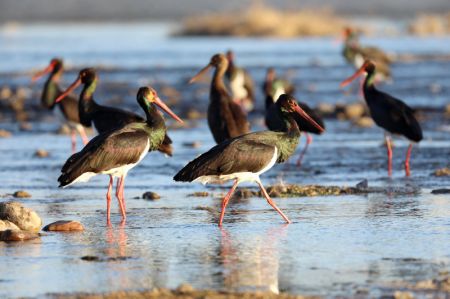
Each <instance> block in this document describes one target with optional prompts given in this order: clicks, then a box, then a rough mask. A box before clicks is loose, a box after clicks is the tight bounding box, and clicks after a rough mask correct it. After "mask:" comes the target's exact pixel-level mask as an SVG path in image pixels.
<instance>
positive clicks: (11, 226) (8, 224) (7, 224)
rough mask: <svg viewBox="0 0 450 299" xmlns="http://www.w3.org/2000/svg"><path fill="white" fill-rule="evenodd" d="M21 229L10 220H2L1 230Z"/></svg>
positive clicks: (0, 223)
mask: <svg viewBox="0 0 450 299" xmlns="http://www.w3.org/2000/svg"><path fill="white" fill-rule="evenodd" d="M8 229H9V230H20V228H19V227H18V226H17V225H15V224H14V223H12V222H11V221H8V220H0V231H4V230H8Z"/></svg>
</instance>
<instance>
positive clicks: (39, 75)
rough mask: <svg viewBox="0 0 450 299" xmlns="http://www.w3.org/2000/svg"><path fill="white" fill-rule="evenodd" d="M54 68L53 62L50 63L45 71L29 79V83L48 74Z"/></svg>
mask: <svg viewBox="0 0 450 299" xmlns="http://www.w3.org/2000/svg"><path fill="white" fill-rule="evenodd" d="M54 67H55V62H51V63H50V64H49V65H48V66H47V67H46V68H45V69H43V70H42V71H39V72H37V73H36V74H34V75H33V77H31V82H35V81H36V80H37V79H39V78H40V77H42V76H44V75H45V74H48V73H50V72H51V71H53V69H54Z"/></svg>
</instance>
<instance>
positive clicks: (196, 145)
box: [183, 141, 202, 148]
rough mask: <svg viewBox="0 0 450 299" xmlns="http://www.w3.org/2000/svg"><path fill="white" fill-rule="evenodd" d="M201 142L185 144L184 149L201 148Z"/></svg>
mask: <svg viewBox="0 0 450 299" xmlns="http://www.w3.org/2000/svg"><path fill="white" fill-rule="evenodd" d="M201 145H202V144H201V142H200V141H194V142H184V143H183V146H184V147H191V148H199V147H200V146H201Z"/></svg>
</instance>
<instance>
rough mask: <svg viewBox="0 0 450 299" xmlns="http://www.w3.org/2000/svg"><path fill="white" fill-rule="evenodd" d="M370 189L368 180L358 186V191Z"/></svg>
mask: <svg viewBox="0 0 450 299" xmlns="http://www.w3.org/2000/svg"><path fill="white" fill-rule="evenodd" d="M368 187H369V181H368V180H367V179H364V180H362V181H361V182H359V183H358V184H356V188H358V189H367V188H368Z"/></svg>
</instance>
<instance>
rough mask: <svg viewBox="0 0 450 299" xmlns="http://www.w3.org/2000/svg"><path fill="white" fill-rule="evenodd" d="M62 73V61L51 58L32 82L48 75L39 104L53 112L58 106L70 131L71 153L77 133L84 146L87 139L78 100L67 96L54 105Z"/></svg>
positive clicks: (73, 150)
mask: <svg viewBox="0 0 450 299" xmlns="http://www.w3.org/2000/svg"><path fill="white" fill-rule="evenodd" d="M63 72H64V67H63V61H62V60H61V59H59V58H53V59H52V60H51V61H50V64H49V65H48V66H47V68H45V69H44V70H42V71H40V72H38V73H36V74H35V75H34V76H33V78H32V81H35V80H37V79H38V78H39V77H41V76H44V75H45V74H47V73H49V76H48V78H47V81H46V82H45V85H44V89H43V91H42V96H41V104H42V106H43V107H45V108H47V109H49V110H53V109H54V108H55V106H58V107H59V109H60V111H61V114H62V115H63V117H64V119H65V120H66V121H67V124H68V126H69V127H70V129H71V134H72V152H75V150H76V133H75V131H78V132H79V134H80V136H81V138H82V140H83V143H84V144H87V142H88V138H87V136H86V132H85V130H84V128H83V126H82V125H81V123H80V117H79V113H78V100H77V99H76V98H75V97H74V96H72V95H67V98H66V100H65V101H64V102H59V103H56V99H57V98H58V97H59V96H60V95H61V94H62V91H61V88H60V86H59V81H60V79H61V76H62V74H63Z"/></svg>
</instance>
